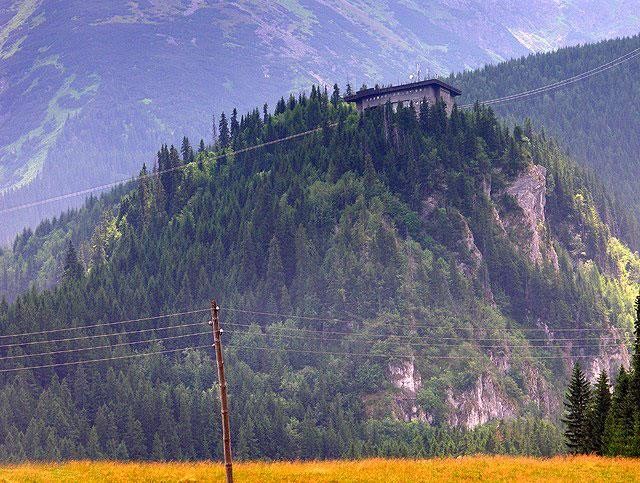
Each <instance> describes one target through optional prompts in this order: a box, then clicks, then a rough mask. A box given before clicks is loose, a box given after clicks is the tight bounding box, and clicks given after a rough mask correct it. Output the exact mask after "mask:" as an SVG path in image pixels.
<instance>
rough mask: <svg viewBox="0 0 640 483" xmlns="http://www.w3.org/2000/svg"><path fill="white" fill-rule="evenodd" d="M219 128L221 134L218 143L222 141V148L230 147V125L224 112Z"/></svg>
mask: <svg viewBox="0 0 640 483" xmlns="http://www.w3.org/2000/svg"><path fill="white" fill-rule="evenodd" d="M219 128H220V129H219V131H220V134H218V141H220V146H222V147H223V148H226V147H227V146H228V145H229V141H230V137H231V135H230V134H229V123H228V122H227V116H226V115H225V113H224V112H223V113H222V115H221V116H220V125H219Z"/></svg>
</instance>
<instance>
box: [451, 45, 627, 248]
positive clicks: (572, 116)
mask: <svg viewBox="0 0 640 483" xmlns="http://www.w3.org/2000/svg"><path fill="white" fill-rule="evenodd" d="M639 47H640V36H638V35H636V36H634V37H627V38H621V39H615V40H606V41H602V42H599V43H596V44H588V45H582V46H579V47H567V48H562V49H559V50H557V51H555V52H550V53H544V54H535V55H530V56H527V57H521V58H519V59H515V60H511V61H508V62H504V63H501V64H498V65H489V66H486V67H484V68H482V69H479V70H476V71H470V72H465V73H463V74H458V75H455V76H452V77H450V79H449V81H450V82H452V83H453V84H454V85H456V86H457V87H459V88H461V89H462V92H463V95H462V97H461V98H460V100H459V104H464V103H472V102H474V101H475V100H485V99H494V98H497V97H502V96H506V95H511V94H517V93H519V92H523V91H526V90H529V89H535V88H538V87H540V86H544V85H547V84H550V83H553V82H556V81H560V80H563V79H566V78H569V77H571V76H574V75H576V74H581V73H583V72H586V71H588V70H590V69H592V68H594V67H597V66H599V65H602V64H605V63H607V62H609V61H611V60H613V59H615V58H617V57H619V56H621V55H624V54H626V53H628V52H631V51H632V50H634V49H637V48H639ZM638 71H640V57H635V58H634V59H633V60H631V61H629V62H626V63H624V64H621V65H618V66H616V67H613V68H611V69H609V70H607V71H606V72H603V73H601V74H598V75H595V76H593V77H590V78H588V79H585V80H581V81H579V82H574V83H571V84H569V85H566V86H564V87H562V88H560V89H556V90H553V91H549V92H547V93H545V94H543V95H540V94H537V95H533V96H530V97H526V98H524V99H520V100H517V101H511V102H506V103H503V104H498V105H496V106H495V110H496V112H497V113H499V114H502V115H505V116H508V117H511V118H512V119H515V120H518V121H519V122H521V120H522V119H524V118H526V117H530V118H531V119H533V121H534V124H535V125H536V126H538V127H542V126H544V128H545V129H546V130H547V132H549V133H550V134H552V135H553V136H556V137H557V138H559V139H560V140H561V141H562V144H563V145H564V146H566V147H567V148H568V149H569V151H570V153H571V155H572V156H574V157H575V159H577V160H578V161H579V162H581V163H584V164H585V165H587V166H590V167H591V168H593V169H594V170H595V171H597V173H598V175H599V177H600V178H601V179H602V180H603V181H605V183H606V185H607V187H608V188H609V190H610V192H611V193H612V194H614V195H616V196H617V197H618V198H619V199H620V200H621V201H622V202H623V203H624V204H626V205H629V206H630V207H632V209H633V216H634V218H635V219H636V220H637V219H638V217H640V203H639V202H638V196H637V191H638V187H637V180H638V178H639V176H640V137H639V136H638V132H640V117H639V116H638V112H639V111H640V78H639V77H638ZM634 243H635V244H636V246H638V245H637V243H638V240H635V241H634Z"/></svg>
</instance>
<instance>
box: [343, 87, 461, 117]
mask: <svg viewBox="0 0 640 483" xmlns="http://www.w3.org/2000/svg"><path fill="white" fill-rule="evenodd" d="M460 94H462V91H460V90H459V89H456V88H455V87H453V86H450V85H449V84H447V83H445V82H442V81H440V80H438V79H430V80H423V81H419V82H412V83H410V84H402V85H399V86H390V87H372V88H370V89H363V90H361V91H358V92H356V93H355V94H353V95H350V96H346V97H345V98H344V100H345V101H346V102H355V103H356V107H357V109H358V111H360V112H363V111H364V110H365V109H369V108H371V107H376V106H384V105H385V104H386V103H387V102H390V103H391V105H392V106H394V108H395V107H396V106H397V105H398V104H399V103H401V102H402V103H404V104H409V102H411V101H413V104H414V105H415V106H420V104H421V103H422V101H423V100H425V99H426V101H427V102H428V103H429V104H435V102H436V100H437V99H442V100H443V101H444V103H445V104H446V106H447V113H449V114H451V110H452V109H453V104H454V100H453V98H454V97H456V96H459V95H460Z"/></svg>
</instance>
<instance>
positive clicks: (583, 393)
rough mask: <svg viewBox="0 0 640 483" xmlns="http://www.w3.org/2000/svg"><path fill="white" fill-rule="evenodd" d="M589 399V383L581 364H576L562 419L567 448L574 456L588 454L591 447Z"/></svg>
mask: <svg viewBox="0 0 640 483" xmlns="http://www.w3.org/2000/svg"><path fill="white" fill-rule="evenodd" d="M589 398H590V387H589V381H587V377H586V376H585V374H584V372H583V371H582V368H581V367H580V363H579V362H576V363H575V365H574V366H573V373H572V375H571V382H570V383H569V390H568V391H567V395H566V400H565V403H564V405H565V416H564V417H563V418H562V422H563V423H564V424H565V425H566V429H565V432H564V435H565V439H566V444H567V448H568V449H569V452H570V453H572V454H582V453H588V452H589V449H590V446H591V445H590V444H589V419H588V407H589Z"/></svg>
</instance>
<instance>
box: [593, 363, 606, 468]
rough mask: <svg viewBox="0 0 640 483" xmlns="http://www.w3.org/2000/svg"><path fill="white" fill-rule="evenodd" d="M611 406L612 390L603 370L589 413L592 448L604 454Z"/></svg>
mask: <svg viewBox="0 0 640 483" xmlns="http://www.w3.org/2000/svg"><path fill="white" fill-rule="evenodd" d="M610 407H611V390H610V387H609V378H608V377H607V373H606V372H605V371H604V370H602V371H601V372H600V376H599V377H598V382H596V386H595V388H594V392H593V400H592V405H591V411H590V414H589V439H590V441H591V450H592V451H594V452H596V453H597V454H599V455H602V454H604V432H605V424H606V421H607V415H608V414H609V408H610Z"/></svg>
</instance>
